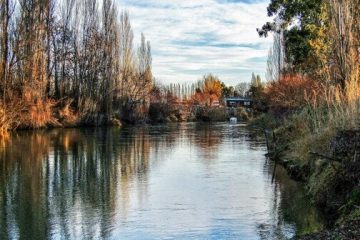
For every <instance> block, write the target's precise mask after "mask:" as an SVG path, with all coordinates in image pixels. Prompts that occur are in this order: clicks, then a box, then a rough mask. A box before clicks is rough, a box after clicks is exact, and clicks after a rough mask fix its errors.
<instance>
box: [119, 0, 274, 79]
mask: <svg viewBox="0 0 360 240" xmlns="http://www.w3.org/2000/svg"><path fill="white" fill-rule="evenodd" d="M117 1H118V4H119V7H120V8H124V9H127V10H128V11H129V13H130V17H131V22H132V26H133V30H134V33H135V37H136V40H139V38H140V32H143V33H144V34H145V36H146V37H147V39H148V40H150V41H151V45H152V51H153V71H154V75H155V77H156V78H157V79H158V80H160V81H162V82H168V83H170V82H190V81H195V80H197V79H199V78H200V77H201V76H202V75H203V74H206V73H209V72H212V73H214V74H217V75H218V76H219V77H220V78H221V79H222V80H223V81H224V82H226V83H227V84H236V83H237V82H239V81H248V80H249V79H250V77H251V72H255V73H257V74H260V75H261V76H264V75H265V69H266V55H267V51H268V48H269V46H270V44H271V39H269V38H268V39H264V38H259V36H258V34H257V32H256V28H257V27H261V26H262V24H263V23H265V22H266V21H268V20H269V19H268V18H267V16H266V7H267V5H268V1H254V2H253V3H246V2H249V1H243V2H234V1H231V2H226V1H221V2H220V1H215V0H196V1H195V0H173V1H165V0H139V1H133V0H117ZM255 60H256V61H255Z"/></svg>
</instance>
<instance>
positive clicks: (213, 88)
mask: <svg viewBox="0 0 360 240" xmlns="http://www.w3.org/2000/svg"><path fill="white" fill-rule="evenodd" d="M200 83H201V84H200V86H199V87H198V88H197V89H196V91H195V93H194V95H193V96H192V97H191V99H192V102H193V104H194V105H205V106H210V107H211V106H212V105H213V103H214V102H215V101H218V100H219V99H220V97H221V94H222V85H221V81H220V80H219V78H218V77H216V76H214V75H212V74H208V75H205V76H204V77H203V80H202V82H200Z"/></svg>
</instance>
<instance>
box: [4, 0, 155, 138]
mask: <svg viewBox="0 0 360 240" xmlns="http://www.w3.org/2000/svg"><path fill="white" fill-rule="evenodd" d="M133 39H134V36H133V32H132V28H131V24H130V19H129V16H128V13H127V12H125V11H122V12H121V13H120V14H118V9H117V6H116V3H115V2H114V1H112V0H89V1H85V2H84V1H80V0H68V1H59V0H46V1H39V0H1V1H0V106H1V113H0V114H1V122H0V124H1V125H0V129H1V132H2V134H5V132H6V131H7V130H11V129H15V128H41V127H47V126H68V125H70V126H73V125H76V124H80V123H84V122H86V121H88V122H86V123H87V124H106V123H109V122H110V120H111V119H113V118H121V119H126V118H127V117H128V116H127V115H128V114H130V115H131V114H133V112H136V111H138V110H139V109H144V108H145V109H146V108H147V106H148V103H149V92H150V89H151V87H152V81H153V77H152V71H151V62H152V58H151V47H150V43H149V42H147V41H146V39H145V37H144V35H142V36H141V41H140V44H139V47H138V48H137V49H135V48H134V43H133V42H134V41H133ZM100 119H101V120H100ZM95 120H96V121H95Z"/></svg>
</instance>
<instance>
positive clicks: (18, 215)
mask: <svg viewBox="0 0 360 240" xmlns="http://www.w3.org/2000/svg"><path fill="white" fill-rule="evenodd" d="M265 153H266V144H265V141H264V139H263V137H262V136H261V134H258V133H256V132H254V131H251V130H249V129H248V128H247V127H246V126H245V125H244V124H235V125H230V124H228V123H219V124H203V123H184V124H169V125H159V126H133V127H124V128H122V129H117V128H108V129H106V128H99V129H93V128H88V129H87V128H84V129H54V130H42V131H40V130H39V131H23V132H22V131H19V132H16V133H13V134H12V136H11V138H10V139H9V141H7V142H5V143H2V145H1V149H0V239H246V240H247V239H290V238H292V237H294V236H295V235H296V234H300V233H306V232H308V231H312V230H317V229H320V228H321V227H322V226H323V221H322V218H321V216H320V215H319V214H318V212H317V211H316V209H315V208H313V207H312V206H311V204H310V202H309V201H308V200H307V198H306V197H305V194H304V190H303V188H302V186H300V185H299V184H298V183H296V182H294V181H292V180H290V179H289V178H288V177H287V175H286V173H285V171H284V170H283V169H282V168H281V167H278V168H277V170H276V174H275V177H274V179H272V175H273V163H272V162H271V161H268V160H267V159H266V157H265Z"/></svg>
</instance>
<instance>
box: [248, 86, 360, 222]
mask: <svg viewBox="0 0 360 240" xmlns="http://www.w3.org/2000/svg"><path fill="white" fill-rule="evenodd" d="M252 124H253V125H256V126H259V127H263V128H268V129H273V131H274V133H275V136H276V139H273V138H272V137H271V138H270V140H271V141H275V142H276V150H275V151H276V152H275V153H273V156H275V157H278V158H279V159H280V160H279V162H280V163H282V164H283V165H284V166H285V167H286V169H287V170H288V172H289V175H290V176H292V177H293V178H295V179H297V180H301V181H305V182H306V189H307V192H308V194H309V196H310V197H311V199H312V200H313V202H314V203H315V204H316V205H317V206H318V207H319V208H320V209H321V210H322V211H323V212H324V213H325V214H326V216H328V220H329V225H330V226H337V225H344V224H345V226H346V224H347V223H351V222H354V221H357V220H359V219H360V207H359V206H360V181H359V179H360V154H359V153H360V130H359V124H360V87H359V84H348V85H347V87H346V90H345V91H342V90H340V89H338V88H332V89H328V90H327V91H324V92H323V95H322V96H321V98H317V99H316V100H315V99H314V100H313V101H311V102H309V104H307V105H305V106H303V107H299V108H297V109H291V110H289V109H288V111H282V113H281V114H279V111H270V112H269V113H267V114H263V115H261V116H259V117H257V118H256V119H254V120H253V121H252Z"/></svg>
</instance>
